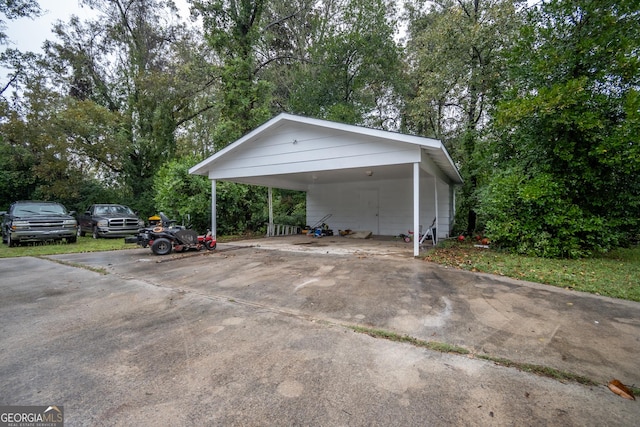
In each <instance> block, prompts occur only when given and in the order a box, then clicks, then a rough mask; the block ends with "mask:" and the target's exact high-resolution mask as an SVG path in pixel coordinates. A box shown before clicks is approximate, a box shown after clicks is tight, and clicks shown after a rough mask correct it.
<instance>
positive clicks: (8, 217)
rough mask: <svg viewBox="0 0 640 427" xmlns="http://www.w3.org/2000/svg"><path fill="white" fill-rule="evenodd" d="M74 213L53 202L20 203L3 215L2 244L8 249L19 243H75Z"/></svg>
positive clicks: (13, 204) (12, 206)
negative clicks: (59, 241) (63, 241)
mask: <svg viewBox="0 0 640 427" xmlns="http://www.w3.org/2000/svg"><path fill="white" fill-rule="evenodd" d="M73 214H75V212H73V211H72V212H67V209H66V208H65V207H64V206H63V205H61V204H60V203H56V202H45V201H37V200H20V201H17V202H14V203H12V204H11V206H10V207H9V210H8V211H6V212H0V215H2V242H3V243H6V244H7V245H8V246H9V247H11V246H16V245H19V244H20V243H22V242H44V241H56V240H62V239H64V240H66V241H67V243H75V242H76V239H77V236H76V228H77V227H76V225H77V223H76V219H75V218H74V217H73V216H72V215H73Z"/></svg>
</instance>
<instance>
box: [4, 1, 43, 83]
mask: <svg viewBox="0 0 640 427" xmlns="http://www.w3.org/2000/svg"><path fill="white" fill-rule="evenodd" d="M41 12H42V11H41V9H40V5H39V4H38V2H37V0H0V13H1V14H2V15H4V17H5V19H7V20H14V19H19V18H35V17H38V16H40V14H41ZM5 28H6V27H5V20H4V19H0V46H5V45H7V44H8V43H9V42H10V40H9V37H8V36H7V34H6V33H5V32H4V30H5ZM31 58H32V55H30V54H27V53H21V52H19V51H18V50H16V49H6V50H5V51H4V52H2V53H0V65H2V66H4V67H5V68H7V69H8V70H10V71H9V75H8V78H7V81H6V82H4V83H3V84H2V85H1V87H0V95H2V94H4V92H5V91H6V90H7V89H8V88H9V87H10V86H11V85H12V84H13V83H14V82H16V80H18V79H19V77H20V75H21V74H22V71H23V66H22V64H23V63H24V62H25V61H26V60H27V59H31Z"/></svg>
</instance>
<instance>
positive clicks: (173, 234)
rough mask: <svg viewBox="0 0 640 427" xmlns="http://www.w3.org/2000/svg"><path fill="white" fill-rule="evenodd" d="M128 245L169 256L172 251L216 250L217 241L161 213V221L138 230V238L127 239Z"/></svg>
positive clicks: (211, 236)
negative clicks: (149, 248)
mask: <svg viewBox="0 0 640 427" xmlns="http://www.w3.org/2000/svg"><path fill="white" fill-rule="evenodd" d="M152 218H154V217H152ZM125 242H126V243H136V244H138V245H140V246H142V247H143V248H146V247H148V246H150V247H151V251H152V252H153V253H154V254H156V255H168V254H170V253H171V251H175V252H185V251H188V250H191V249H195V250H198V251H199V250H202V248H205V249H207V250H210V251H212V250H214V249H215V248H216V246H217V245H216V239H215V237H214V236H213V234H212V233H211V231H207V234H205V235H198V233H197V232H196V231H194V230H191V229H188V228H185V227H183V226H180V225H176V221H175V220H170V219H169V218H168V217H167V216H166V215H165V214H164V213H162V212H160V216H159V221H158V220H155V221H150V225H149V227H145V228H141V229H140V230H138V234H137V235H136V236H132V237H127V238H125Z"/></svg>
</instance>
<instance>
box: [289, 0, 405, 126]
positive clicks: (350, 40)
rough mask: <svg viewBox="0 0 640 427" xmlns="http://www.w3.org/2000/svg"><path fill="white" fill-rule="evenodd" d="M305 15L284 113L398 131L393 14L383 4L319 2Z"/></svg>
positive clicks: (357, 0)
mask: <svg viewBox="0 0 640 427" xmlns="http://www.w3.org/2000/svg"><path fill="white" fill-rule="evenodd" d="M321 5H322V7H318V8H316V9H315V12H314V15H312V16H311V18H312V19H310V23H311V27H310V28H311V31H310V33H309V38H310V40H312V41H313V43H312V44H310V45H309V47H308V48H307V49H308V50H307V55H306V57H305V59H304V61H301V62H300V63H299V64H298V68H297V72H296V76H295V80H294V82H293V84H294V87H293V90H292V91H291V97H290V100H289V103H288V105H289V108H290V109H291V110H293V111H294V112H297V113H300V114H304V115H309V116H314V117H320V118H326V119H329V120H336V121H341V122H346V123H352V124H361V125H369V126H372V127H377V128H385V129H394V130H395V129H397V128H398V119H397V118H398V105H397V103H398V101H397V99H396V96H397V95H398V93H399V86H400V85H401V80H402V74H401V72H402V63H401V59H400V58H401V49H400V47H399V46H398V44H397V43H396V41H395V40H394V36H395V34H396V30H397V16H396V15H397V10H396V7H395V3H394V2H390V1H387V0H374V1H369V0H367V1H365V0H349V1H328V2H323V3H322V4H321Z"/></svg>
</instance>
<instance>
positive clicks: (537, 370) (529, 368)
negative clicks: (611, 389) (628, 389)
mask: <svg viewBox="0 0 640 427" xmlns="http://www.w3.org/2000/svg"><path fill="white" fill-rule="evenodd" d="M475 357H477V358H478V359H482V360H488V361H490V362H493V363H495V364H496V365H500V366H506V367H507V368H516V369H517V370H519V371H523V372H529V373H532V374H536V375H539V376H541V377H547V378H553V379H554V380H558V381H574V382H577V383H580V384H584V385H590V386H596V385H600V384H599V383H597V382H595V381H593V380H592V379H591V378H587V377H584V376H582V375H576V374H572V373H571V372H565V371H560V370H558V369H554V368H550V367H548V366H542V365H532V364H531V363H520V362H514V361H512V360H508V359H503V358H501V357H493V356H489V355H486V354H478V355H475Z"/></svg>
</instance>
